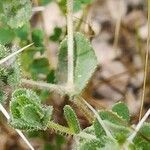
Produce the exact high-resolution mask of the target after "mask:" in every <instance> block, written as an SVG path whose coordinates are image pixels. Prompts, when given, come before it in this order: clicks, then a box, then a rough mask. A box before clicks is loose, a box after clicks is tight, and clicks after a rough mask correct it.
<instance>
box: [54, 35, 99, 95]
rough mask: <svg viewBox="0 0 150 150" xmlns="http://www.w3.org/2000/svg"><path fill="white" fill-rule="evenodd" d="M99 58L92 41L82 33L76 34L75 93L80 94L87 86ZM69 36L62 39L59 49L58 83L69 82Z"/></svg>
mask: <svg viewBox="0 0 150 150" xmlns="http://www.w3.org/2000/svg"><path fill="white" fill-rule="evenodd" d="M97 64H98V62H97V58H96V56H95V53H94V50H93V48H92V47H91V44H90V41H89V40H88V39H87V38H86V37H85V36H84V35H83V34H81V33H75V35H74V86H75V91H74V93H75V94H79V93H81V92H82V90H83V89H84V88H85V87H86V85H87V83H88V81H89V80H90V78H91V77H92V75H93V73H94V71H95V69H96V67H97ZM67 66H68V65H67V38H66V39H65V40H63V41H62V43H61V45H60V49H59V58H58V69H57V72H56V77H57V80H58V83H60V84H64V83H66V82H67V69H68V68H67Z"/></svg>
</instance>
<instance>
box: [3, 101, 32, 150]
mask: <svg viewBox="0 0 150 150" xmlns="http://www.w3.org/2000/svg"><path fill="white" fill-rule="evenodd" d="M0 111H1V112H2V113H3V114H4V116H5V117H6V118H7V120H9V119H10V116H9V114H8V112H7V111H6V109H5V108H4V107H3V106H2V104H1V103H0ZM15 130H16V132H17V133H18V134H19V136H20V137H21V138H22V140H23V141H24V142H25V143H26V144H27V145H28V147H29V148H30V149H31V150H34V148H33V146H32V145H31V144H30V142H29V141H28V140H27V138H26V137H25V136H24V134H23V133H22V132H21V131H20V130H18V129H15Z"/></svg>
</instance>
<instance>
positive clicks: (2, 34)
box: [0, 27, 15, 45]
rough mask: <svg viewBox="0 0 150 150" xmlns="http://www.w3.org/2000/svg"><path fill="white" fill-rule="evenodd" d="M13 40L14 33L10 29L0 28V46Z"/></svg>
mask: <svg viewBox="0 0 150 150" xmlns="http://www.w3.org/2000/svg"><path fill="white" fill-rule="evenodd" d="M14 38H15V33H14V31H13V30H12V29H9V28H7V27H2V28H0V44H3V45H5V44H9V43H11V42H12V41H13V40H14Z"/></svg>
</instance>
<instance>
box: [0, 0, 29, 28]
mask: <svg viewBox="0 0 150 150" xmlns="http://www.w3.org/2000/svg"><path fill="white" fill-rule="evenodd" d="M0 5H1V11H0V20H1V21H2V22H3V23H4V24H7V25H9V26H10V27H11V28H18V27H21V26H23V25H24V24H25V23H26V22H28V21H29V19H30V17H31V14H32V6H31V1H30V0H5V1H1V2H0Z"/></svg>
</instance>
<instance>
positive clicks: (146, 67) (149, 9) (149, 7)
mask: <svg viewBox="0 0 150 150" xmlns="http://www.w3.org/2000/svg"><path fill="white" fill-rule="evenodd" d="M149 42H150V0H148V37H147V50H146V55H145V66H144V83H143V91H142V97H141V107H140V116H139V121H140V120H141V118H142V112H143V105H144V98H145V90H146V81H147V70H148V59H149Z"/></svg>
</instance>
